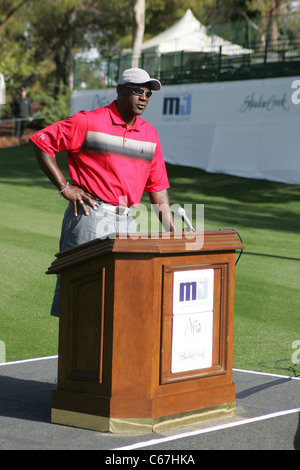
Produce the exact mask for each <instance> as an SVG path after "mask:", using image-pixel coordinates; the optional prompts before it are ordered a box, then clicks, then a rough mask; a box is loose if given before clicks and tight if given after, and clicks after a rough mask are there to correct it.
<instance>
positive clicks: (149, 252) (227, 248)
mask: <svg viewBox="0 0 300 470" xmlns="http://www.w3.org/2000/svg"><path fill="white" fill-rule="evenodd" d="M242 248H243V245H242V243H241V241H240V239H239V237H238V236H237V233H236V232H235V231H234V230H228V231H227V230H226V231H211V232H204V234H203V233H192V234H191V233H190V234H189V235H188V234H186V235H184V234H181V237H180V238H179V239H177V238H176V235H175V236H172V235H170V234H167V236H166V234H164V233H163V234H156V236H154V235H153V234H149V235H148V234H147V235H141V234H136V235H130V238H129V236H128V237H127V238H126V237H125V236H122V235H119V236H117V237H116V238H115V239H106V240H104V241H103V240H100V239H97V240H94V241H92V242H89V243H86V244H84V245H81V246H79V247H76V248H74V249H71V250H68V251H65V252H62V253H59V254H58V255H56V257H57V259H56V260H55V261H54V262H53V263H52V265H51V267H50V268H49V270H48V271H47V273H48V274H57V273H60V274H61V307H60V325H59V360H58V384H57V390H55V391H53V397H52V417H51V420H52V422H53V423H60V424H65V425H70V426H76V427H81V428H86V429H93V430H98V431H110V432H120V433H122V432H133V433H139V432H141V433H147V432H152V431H162V430H164V429H168V428H173V427H178V426H182V425H186V424H193V423H196V422H199V421H203V420H206V419H210V418H219V417H221V416H224V415H226V416H228V414H234V411H235V385H234V384H233V382H232V355H233V319H234V279H235V252H236V250H240V249H242Z"/></svg>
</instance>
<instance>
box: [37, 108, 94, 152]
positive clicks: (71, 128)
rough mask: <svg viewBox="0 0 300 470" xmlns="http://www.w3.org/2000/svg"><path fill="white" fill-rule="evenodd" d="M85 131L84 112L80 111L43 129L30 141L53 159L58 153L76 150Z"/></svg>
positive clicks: (85, 119)
mask: <svg viewBox="0 0 300 470" xmlns="http://www.w3.org/2000/svg"><path fill="white" fill-rule="evenodd" d="M86 130H87V116H86V112H85V111H81V112H79V113H76V114H74V115H73V116H72V117H70V118H68V119H65V120H63V121H58V122H56V123H54V124H52V125H50V126H48V127H45V128H44V129H42V130H41V131H39V132H37V133H36V134H33V135H32V136H31V137H30V140H31V141H32V142H34V143H35V144H36V145H37V146H38V147H39V148H40V149H41V150H43V152H45V153H48V154H49V155H51V156H53V157H54V156H55V155H56V154H57V153H58V152H63V151H67V152H69V151H76V150H78V149H79V148H80V147H81V146H82V144H83V142H84V139H85V136H86Z"/></svg>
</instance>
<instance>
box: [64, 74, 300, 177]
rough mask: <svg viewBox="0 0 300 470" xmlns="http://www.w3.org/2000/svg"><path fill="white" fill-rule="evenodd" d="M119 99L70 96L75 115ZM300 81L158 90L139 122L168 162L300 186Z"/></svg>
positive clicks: (111, 94) (102, 94)
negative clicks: (153, 132)
mask: <svg viewBox="0 0 300 470" xmlns="http://www.w3.org/2000/svg"><path fill="white" fill-rule="evenodd" d="M115 98H116V90H114V89H113V90H112V89H108V90H89V91H75V92H74V93H73V96H72V114H74V113H75V112H77V111H79V110H81V109H87V110H91V109H95V108H97V107H99V106H104V105H106V104H108V103H110V102H111V101H112V100H113V99H115ZM298 101H300V81H299V80H297V78H296V77H288V78H274V79H265V80H244V81H239V82H238V81H232V82H216V83H201V84H191V85H172V86H171V85H170V86H163V88H162V91H160V92H154V93H153V95H152V97H151V100H150V102H149V105H148V107H147V109H146V111H145V113H144V114H143V119H145V120H147V121H149V122H150V123H151V124H153V125H154V126H155V128H156V129H157V131H158V134H159V136H160V140H161V144H162V148H163V151H164V156H165V160H166V162H169V163H172V164H175V165H184V166H191V167H196V168H201V169H203V170H206V171H208V172H217V173H227V174H232V175H238V176H244V177H248V178H263V179H269V180H273V181H282V182H286V183H292V184H299V183H300V158H299V152H300V132H299V129H300V103H298Z"/></svg>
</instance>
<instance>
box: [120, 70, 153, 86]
mask: <svg viewBox="0 0 300 470" xmlns="http://www.w3.org/2000/svg"><path fill="white" fill-rule="evenodd" d="M125 83H134V84H136V85H142V84H145V85H146V84H147V85H148V84H149V85H150V86H149V88H150V89H151V90H155V91H158V90H160V89H161V83H160V81H159V80H156V78H150V75H149V74H148V72H146V70H143V69H139V68H132V69H127V70H124V72H123V73H122V75H121V77H120V80H119V83H118V85H124V84H125Z"/></svg>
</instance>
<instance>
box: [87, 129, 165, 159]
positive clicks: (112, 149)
mask: <svg viewBox="0 0 300 470" xmlns="http://www.w3.org/2000/svg"><path fill="white" fill-rule="evenodd" d="M82 148H83V149H85V150H92V151H95V152H100V153H112V154H118V155H124V156H126V157H129V158H141V159H143V160H147V161H150V162H151V161H152V159H153V156H154V153H155V149H156V143H154V142H145V141H142V140H133V139H128V138H125V139H123V137H121V136H115V135H110V134H105V133H102V132H94V131H87V133H86V137H85V141H84V144H83V146H82Z"/></svg>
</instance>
